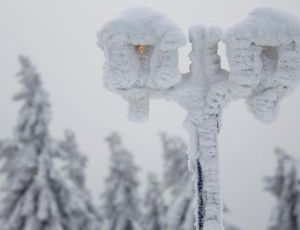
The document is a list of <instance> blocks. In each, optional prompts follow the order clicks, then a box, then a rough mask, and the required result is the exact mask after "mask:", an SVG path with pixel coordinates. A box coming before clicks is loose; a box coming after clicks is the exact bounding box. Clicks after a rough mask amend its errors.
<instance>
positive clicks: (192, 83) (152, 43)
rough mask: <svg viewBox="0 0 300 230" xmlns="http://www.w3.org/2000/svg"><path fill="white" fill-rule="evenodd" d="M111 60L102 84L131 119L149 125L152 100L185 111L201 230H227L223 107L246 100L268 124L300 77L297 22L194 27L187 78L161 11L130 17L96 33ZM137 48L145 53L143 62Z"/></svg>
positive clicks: (285, 17) (272, 15)
mask: <svg viewBox="0 0 300 230" xmlns="http://www.w3.org/2000/svg"><path fill="white" fill-rule="evenodd" d="M98 40H99V45H100V47H101V48H102V49H103V50H104V55H105V57H106V64H105V69H104V70H105V73H104V76H103V80H104V83H105V85H106V86H107V88H108V89H110V90H112V91H114V92H117V93H119V94H120V95H121V96H122V97H123V98H124V99H125V100H127V101H129V104H130V107H129V118H130V119H131V120H133V121H145V120H146V119H147V118H148V112H149V98H166V99H168V100H171V101H175V102H177V103H178V104H179V105H180V106H181V107H183V108H184V109H185V110H186V111H187V117H186V120H185V123H184V125H185V128H186V129H187V131H188V133H189V135H190V144H189V150H188V155H189V168H190V170H191V171H192V172H193V180H194V188H195V192H196V204H197V209H196V211H195V216H196V227H197V230H202V229H204V230H223V229H224V227H223V202H222V199H221V188H220V176H219V174H220V172H219V156H218V133H219V130H220V127H221V117H222V112H223V109H224V108H225V106H226V105H227V104H228V103H229V102H230V101H232V100H236V99H239V98H245V99H246V103H247V105H248V108H249V111H250V112H252V113H253V114H254V115H255V117H256V118H257V119H259V120H262V121H265V122H270V121H272V120H274V119H275V118H276V116H277V112H278V108H279V102H280V101H281V100H282V98H284V97H285V96H286V95H287V94H288V93H289V92H290V91H291V90H292V89H293V88H294V87H295V86H296V83H297V82H298V77H299V76H300V72H299V71H300V70H299V69H300V48H299V44H300V20H299V19H298V18H297V17H294V16H291V15H289V14H287V13H285V12H282V11H279V10H276V9H272V8H260V9H257V10H254V11H253V12H251V13H250V14H249V15H248V16H247V17H246V18H245V19H244V20H242V21H241V22H240V23H238V24H237V25H235V26H233V27H232V28H230V29H228V30H227V31H226V32H225V33H224V34H223V32H222V30H221V29H220V28H219V27H218V26H215V25H211V24H208V23H194V24H193V25H192V26H191V27H190V30H189V40H190V42H191V44H192V50H191V52H190V54H189V57H190V59H191V62H192V64H191V66H190V72H189V73H186V74H183V75H181V74H180V73H179V71H178V66H177V64H178V63H177V62H178V51H177V49H178V48H179V47H180V46H181V45H184V42H183V41H184V35H182V33H181V32H180V30H179V29H178V27H176V26H175V24H174V23H171V22H170V21H169V19H167V18H166V17H165V16H163V15H162V14H160V13H157V12H156V11H153V10H151V9H144V8H138V9H133V10H129V11H127V12H126V13H123V14H121V16H120V17H119V18H117V19H115V20H112V21H111V22H109V23H107V24H106V25H105V26H104V28H103V29H102V30H101V31H100V32H99V33H98ZM221 41H223V42H224V43H225V45H226V50H227V52H226V55H227V58H228V62H229V67H230V71H229V72H228V71H226V70H223V69H222V68H221V65H220V57H219V55H218V43H219V42H221ZM135 45H145V47H144V48H145V54H144V55H141V54H140V53H139V52H137V50H136V47H135Z"/></svg>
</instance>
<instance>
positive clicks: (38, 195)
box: [0, 56, 84, 230]
mask: <svg viewBox="0 0 300 230" xmlns="http://www.w3.org/2000/svg"><path fill="white" fill-rule="evenodd" d="M20 63H21V67H22V69H21V72H20V73H19V74H18V76H19V77H20V83H21V85H22V90H21V92H20V93H18V94H17V95H16V96H15V98H14V99H15V100H16V101H20V102H22V107H21V110H20V116H19V121H18V124H17V127H16V137H15V138H14V139H13V140H4V141H2V142H1V145H0V151H1V152H0V155H1V159H2V167H1V171H2V173H3V174H4V175H5V177H6V183H5V184H4V188H3V192H4V194H3V196H2V197H3V199H2V202H1V210H0V218H1V229H3V230H77V228H72V226H70V224H69V223H70V219H72V216H70V215H69V214H70V213H71V212H70V210H78V209H81V208H84V205H83V202H82V200H81V199H80V197H79V196H77V193H76V189H75V188H76V187H75V186H73V185H72V183H70V182H68V181H67V180H64V179H63V178H62V176H61V174H60V171H59V170H58V168H57V167H55V165H54V159H55V158H56V156H58V155H60V154H61V149H60V148H59V146H58V144H57V142H56V141H54V140H53V139H52V138H51V136H50V134H49V122H50V117H51V116H50V103H49V99H48V94H47V93H46V91H45V90H44V89H43V86H42V82H41V79H40V76H39V74H38V73H37V72H36V70H35V68H34V67H33V66H32V64H31V62H30V61H29V59H28V58H26V57H23V56H22V57H20Z"/></svg>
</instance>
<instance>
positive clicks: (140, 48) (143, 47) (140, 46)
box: [135, 45, 145, 56]
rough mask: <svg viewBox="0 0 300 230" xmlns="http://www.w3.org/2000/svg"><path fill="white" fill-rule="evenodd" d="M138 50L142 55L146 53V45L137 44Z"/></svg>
mask: <svg viewBox="0 0 300 230" xmlns="http://www.w3.org/2000/svg"><path fill="white" fill-rule="evenodd" d="M135 48H136V51H137V52H138V53H139V54H140V55H142V56H143V55H144V54H145V46H144V45H136V46H135Z"/></svg>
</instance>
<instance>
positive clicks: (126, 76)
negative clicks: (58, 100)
mask: <svg viewBox="0 0 300 230" xmlns="http://www.w3.org/2000/svg"><path fill="white" fill-rule="evenodd" d="M97 37H98V44H99V46H100V47H101V48H102V49H103V51H104V55H105V57H106V64H105V67H104V75H103V79H104V84H105V86H106V87H107V88H108V89H110V90H112V91H115V92H118V93H119V94H121V95H122V96H124V98H125V100H127V101H129V103H130V107H131V105H133V104H132V103H131V102H132V101H133V102H135V101H137V102H138V104H140V105H142V106H141V109H137V108H136V106H134V105H133V108H132V109H131V108H130V109H129V118H130V119H131V120H134V121H143V120H146V119H147V114H148V105H147V100H148V99H147V98H149V96H150V94H151V93H153V92H154V91H156V90H158V89H165V88H170V87H172V86H174V85H176V84H177V83H178V82H179V81H180V80H181V74H180V72H179V70H178V67H177V66H178V48H179V47H181V46H183V45H185V44H186V38H185V36H184V34H183V33H182V32H181V31H180V29H179V28H178V26H177V25H176V24H174V23H173V22H171V21H170V20H169V19H168V18H167V17H166V16H164V15H163V14H161V13H160V12H157V11H153V10H152V9H149V8H134V9H131V10H128V11H126V12H124V13H122V14H121V15H120V16H119V17H118V18H117V19H115V20H112V21H110V22H108V23H107V24H106V25H104V27H103V28H102V29H101V30H100V31H99V32H98V34H97ZM138 45H143V46H144V50H145V51H144V53H143V54H138V51H137V47H136V46H138ZM132 90H133V91H134V92H132ZM131 111H138V112H137V116H135V114H136V113H134V112H131Z"/></svg>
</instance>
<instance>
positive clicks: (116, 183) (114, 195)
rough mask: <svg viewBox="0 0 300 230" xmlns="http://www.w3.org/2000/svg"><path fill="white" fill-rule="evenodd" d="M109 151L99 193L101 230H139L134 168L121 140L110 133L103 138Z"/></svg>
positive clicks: (130, 156) (135, 172)
mask: <svg viewBox="0 0 300 230" xmlns="http://www.w3.org/2000/svg"><path fill="white" fill-rule="evenodd" d="M106 140H107V142H108V144H109V148H110V151H111V163H110V173H109V176H108V177H107V178H106V187H105V192H104V194H103V200H104V204H103V207H102V210H103V219H104V226H103V228H104V230H138V229H140V214H141V213H140V208H139V199H138V185H139V183H138V180H137V177H136V174H137V171H138V168H137V167H136V166H135V164H134V162H133V157H132V155H131V154H130V153H129V152H128V151H127V150H125V149H124V148H123V147H122V143H121V138H120V136H119V135H118V134H117V133H113V134H112V135H110V136H109V137H108V138H107V139H106Z"/></svg>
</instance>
